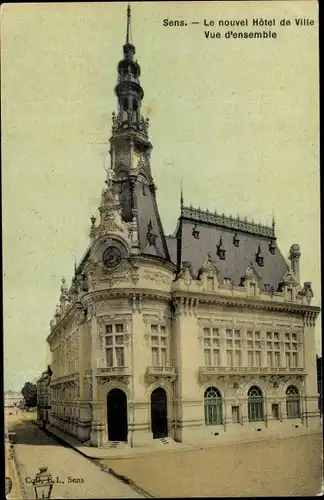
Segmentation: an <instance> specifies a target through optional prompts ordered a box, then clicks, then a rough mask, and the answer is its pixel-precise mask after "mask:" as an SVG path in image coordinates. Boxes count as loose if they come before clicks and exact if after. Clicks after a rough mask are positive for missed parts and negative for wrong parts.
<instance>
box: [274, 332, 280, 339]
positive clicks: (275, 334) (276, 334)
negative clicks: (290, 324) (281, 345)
mask: <svg viewBox="0 0 324 500" xmlns="http://www.w3.org/2000/svg"><path fill="white" fill-rule="evenodd" d="M273 337H274V339H275V340H279V333H278V332H274V334H273Z"/></svg>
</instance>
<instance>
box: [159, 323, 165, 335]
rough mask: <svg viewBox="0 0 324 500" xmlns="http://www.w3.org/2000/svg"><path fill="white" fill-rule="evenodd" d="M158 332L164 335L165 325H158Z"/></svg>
mask: <svg viewBox="0 0 324 500" xmlns="http://www.w3.org/2000/svg"><path fill="white" fill-rule="evenodd" d="M160 333H161V335H165V326H163V325H162V326H160Z"/></svg>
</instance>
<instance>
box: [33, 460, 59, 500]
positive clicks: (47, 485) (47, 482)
mask: <svg viewBox="0 0 324 500" xmlns="http://www.w3.org/2000/svg"><path fill="white" fill-rule="evenodd" d="M33 485H34V489H35V495H36V499H37V500H39V499H43V498H47V499H49V498H51V493H52V489H53V485H54V482H53V479H52V474H50V473H49V472H47V467H40V468H39V472H37V474H36V476H35V479H34V481H33Z"/></svg>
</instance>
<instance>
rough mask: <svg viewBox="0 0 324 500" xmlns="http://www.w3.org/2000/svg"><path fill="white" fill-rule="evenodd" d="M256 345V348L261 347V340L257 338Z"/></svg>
mask: <svg viewBox="0 0 324 500" xmlns="http://www.w3.org/2000/svg"><path fill="white" fill-rule="evenodd" d="M254 347H255V349H261V342H260V340H256V341H255V342H254Z"/></svg>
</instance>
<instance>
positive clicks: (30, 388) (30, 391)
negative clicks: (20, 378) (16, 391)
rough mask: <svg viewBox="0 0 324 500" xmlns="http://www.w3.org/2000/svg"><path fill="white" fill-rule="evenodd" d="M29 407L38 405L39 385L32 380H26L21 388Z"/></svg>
mask: <svg viewBox="0 0 324 500" xmlns="http://www.w3.org/2000/svg"><path fill="white" fill-rule="evenodd" d="M21 393H22V395H23V396H24V401H25V405H26V406H27V408H31V407H33V406H37V386H36V384H33V383H32V382H26V383H25V385H24V387H23V388H22V390H21Z"/></svg>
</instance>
